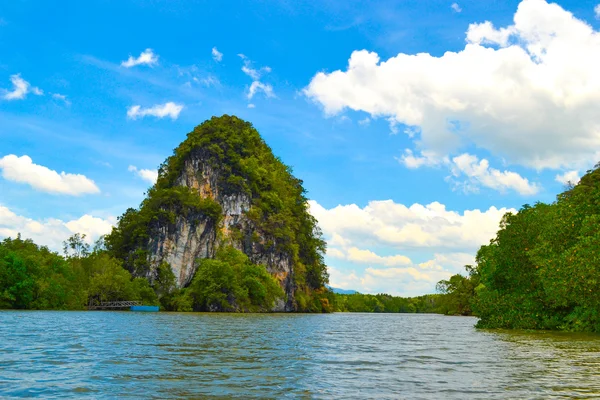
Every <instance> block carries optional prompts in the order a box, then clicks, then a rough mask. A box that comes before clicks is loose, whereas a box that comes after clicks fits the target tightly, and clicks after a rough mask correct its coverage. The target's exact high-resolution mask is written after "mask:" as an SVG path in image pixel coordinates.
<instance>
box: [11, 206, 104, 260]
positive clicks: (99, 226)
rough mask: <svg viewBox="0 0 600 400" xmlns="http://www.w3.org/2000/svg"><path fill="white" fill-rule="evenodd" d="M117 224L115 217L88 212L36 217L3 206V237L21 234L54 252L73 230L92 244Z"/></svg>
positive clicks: (59, 249)
mask: <svg viewBox="0 0 600 400" xmlns="http://www.w3.org/2000/svg"><path fill="white" fill-rule="evenodd" d="M115 223H116V218H114V217H109V218H107V219H103V218H98V217H94V216H92V215H89V214H85V215H83V216H82V217H80V218H78V219H74V220H70V221H62V220H60V219H55V218H49V219H44V220H34V219H31V218H27V217H24V216H21V215H17V214H16V213H15V212H13V211H11V210H10V209H9V208H7V207H5V206H2V205H0V238H7V237H12V238H15V237H17V234H19V233H20V234H21V236H22V237H23V238H24V239H32V240H33V241H34V242H36V243H38V244H41V245H44V246H48V248H50V249H51V250H54V251H61V250H62V242H63V241H64V240H66V239H67V238H68V237H69V236H71V235H72V234H74V233H84V234H85V235H86V241H87V242H88V243H89V244H92V243H93V242H94V241H96V240H97V239H98V238H99V237H100V236H102V235H105V234H108V233H110V231H111V229H112V227H113V225H114V224H115Z"/></svg>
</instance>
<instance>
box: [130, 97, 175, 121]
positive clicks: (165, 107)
mask: <svg viewBox="0 0 600 400" xmlns="http://www.w3.org/2000/svg"><path fill="white" fill-rule="evenodd" d="M181 110H183V104H176V103H173V102H172V101H170V102H168V103H165V104H157V105H155V106H152V107H149V108H142V107H141V106H139V105H136V106H131V107H129V109H128V110H127V117H129V118H131V119H138V118H143V117H146V116H148V115H151V116H153V117H157V118H165V117H170V118H171V119H177V118H178V117H179V113H180V112H181Z"/></svg>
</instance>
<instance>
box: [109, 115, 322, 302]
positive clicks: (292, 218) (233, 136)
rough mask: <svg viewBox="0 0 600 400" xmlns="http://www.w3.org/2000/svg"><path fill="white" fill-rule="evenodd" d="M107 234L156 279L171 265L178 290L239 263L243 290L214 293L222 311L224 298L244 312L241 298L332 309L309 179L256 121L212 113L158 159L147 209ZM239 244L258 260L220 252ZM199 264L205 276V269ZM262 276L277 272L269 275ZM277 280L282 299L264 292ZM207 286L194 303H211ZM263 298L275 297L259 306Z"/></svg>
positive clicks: (137, 268) (114, 247)
mask: <svg viewBox="0 0 600 400" xmlns="http://www.w3.org/2000/svg"><path fill="white" fill-rule="evenodd" d="M106 242H107V248H108V250H109V251H110V252H111V253H112V255H113V256H115V257H117V258H120V259H122V260H123V264H124V266H125V268H127V269H128V270H129V271H131V273H132V274H133V275H135V276H145V277H147V278H148V279H149V280H150V281H151V282H153V281H154V280H155V279H156V277H157V276H158V275H157V270H158V267H159V266H160V265H161V264H164V263H168V265H169V266H170V268H171V269H172V271H173V274H174V275H175V281H176V282H175V283H176V285H177V287H179V288H187V287H188V286H190V285H192V286H193V282H196V281H199V282H201V283H199V285H203V284H204V283H202V282H207V281H208V280H209V279H216V278H215V277H214V276H213V275H214V274H216V275H218V274H221V275H222V274H225V273H226V271H228V270H229V267H228V266H229V265H237V267H235V268H237V269H235V268H234V269H235V271H237V272H235V273H239V274H242V275H240V276H239V278H236V279H237V281H236V282H237V283H236V285H238V286H236V287H242V289H241V291H240V290H238V291H237V292H236V290H237V289H235V290H234V289H227V288H225V287H221V289H219V292H218V293H217V294H218V296H216V297H215V299H216V298H217V297H218V299H216V300H214V299H213V300H210V301H213V302H216V303H215V304H217V306H215V307H217V308H220V309H229V308H228V307H226V306H223V304H226V303H229V304H230V305H232V308H233V309H236V310H240V307H237V306H236V302H237V300H239V299H246V300H244V301H245V302H246V303H244V304H250V303H251V304H254V305H256V307H259V309H263V310H264V309H265V308H264V307H270V309H273V310H276V311H319V310H324V309H326V308H328V306H327V301H326V300H324V299H322V298H321V297H319V296H320V295H319V293H323V290H324V284H325V283H327V278H328V276H327V271H326V267H325V264H324V263H323V253H324V251H325V242H324V241H323V240H322V239H321V233H320V231H319V229H318V226H317V224H316V220H315V219H314V218H313V217H312V216H311V215H310V214H309V213H308V205H307V198H306V197H305V191H304V189H303V187H302V181H301V180H299V179H297V178H295V177H294V176H293V175H292V174H291V169H290V168H289V167H287V166H286V165H285V164H283V163H282V162H281V160H279V159H278V158H277V157H275V156H274V155H273V153H272V151H271V149H270V148H269V147H268V146H267V145H266V143H265V142H264V141H263V140H262V138H261V137H260V135H259V134H258V132H257V131H256V130H255V129H254V128H253V127H252V125H251V124H249V123H248V122H245V121H242V120H240V119H239V118H236V117H230V116H223V117H219V118H212V119H211V120H209V121H206V122H204V123H203V124H201V125H199V126H197V127H196V128H194V130H193V131H192V132H190V133H189V134H188V136H187V138H186V140H184V141H183V142H182V143H181V144H180V145H179V146H178V147H177V148H176V149H175V150H174V152H173V155H172V156H171V157H169V158H167V160H166V161H165V162H164V163H163V164H162V165H161V166H160V168H159V177H158V181H157V182H156V184H155V185H154V186H153V187H152V188H151V189H150V190H149V191H148V194H147V197H146V199H145V200H144V201H143V202H142V204H141V205H140V207H139V209H129V210H127V212H126V213H125V214H124V215H123V216H122V217H121V218H120V219H119V223H118V226H117V227H116V228H115V229H114V230H113V232H112V233H111V234H110V235H108V237H107V239H106ZM231 247H233V248H234V249H237V251H239V252H242V253H244V254H245V255H246V256H247V258H248V260H249V261H248V262H249V263H250V264H252V265H255V266H260V268H259V269H252V268H253V267H250V266H249V267H244V266H241V267H240V266H239V265H242V264H243V263H242V264H240V262H241V261H239V260H238V261H236V259H235V257H234V259H231V258H230V259H229V261H227V259H224V260H219V257H220V256H219V254H220V250H223V249H225V248H231ZM221 253H222V252H221ZM207 259H209V260H210V259H216V264H215V263H213V264H210V263H209V264H206V263H205V262H204V261H203V260H207ZM219 262H224V263H225V264H223V263H221V264H218V263H219ZM228 262H231V263H233V264H227V263H228ZM203 263H204V264H203ZM203 265H205V266H206V265H210V266H209V267H206V268H209V269H206V268H205V267H202V266H203ZM214 265H221V267H216V266H214ZM244 265H245V264H244ZM210 268H216V269H210ZM240 268H241V269H240ZM261 268H262V269H261ZM200 269H201V270H202V271H204V272H202V274H205V275H203V276H198V273H197V271H199V270H200ZM265 269H266V272H264V271H265ZM260 271H263V272H260ZM267 273H268V274H267ZM244 274H245V275H244ZM261 274H266V276H267V277H269V275H270V277H269V279H267V280H265V279H266V278H265V275H261ZM216 275H215V276H216ZM203 277H206V279H205V280H204V281H203ZM218 279H221V277H219V278H218ZM273 279H274V281H273ZM268 282H272V283H271V284H269V283H268ZM277 284H279V286H280V287H281V289H282V290H283V294H284V295H283V298H281V299H279V296H280V295H277V298H278V300H275V301H273V302H272V303H271V300H265V299H267V298H269V299H272V296H271V295H270V294H269V293H271V294H272V293H274V292H273V290H271V289H268V288H269V287H271V288H272V286H269V285H275V286H277ZM204 285H205V286H202V287H201V288H200V289H198V288H195V289H193V290H192V292H194V290H195V292H194V293H196V294H198V293H200V294H198V295H197V296H196V297H197V298H196V299H195V300H194V301H195V302H196V303H194V304H200V305H198V306H197V307H198V309H202V310H206V309H212V306H210V307H209V305H207V304H208V303H206V301H208V300H206V299H207V298H208V297H210V293H209V294H207V291H208V290H209V289H206V288H207V287H213V286H211V285H212V284H204ZM206 285H208V286H206ZM239 285H241V286H239ZM265 285H266V286H265ZM264 290H266V292H265V291H264ZM277 291H278V292H279V289H277ZM190 293H191V292H190ZM265 293H267V294H265ZM190 296H191V295H190ZM207 296H208V297H207ZM219 296H221V297H219ZM236 296H237V297H236ZM248 296H249V297H248ZM265 296H267V297H265ZM213 297H214V296H213ZM248 299H250V300H248ZM265 301H268V302H269V304H273V305H269V306H264V307H262V306H260V304H266V303H264V302H265ZM224 302H225V303H224ZM248 302H250V303H248ZM252 302H254V303H252ZM211 304H212V303H211ZM219 304H220V306H219ZM238 305H239V304H238ZM195 307H196V306H193V308H195ZM244 307H246V306H244ZM244 307H242V310H243V309H244ZM249 307H252V305H251V306H249ZM261 307H262V308H261ZM246 309H248V308H246ZM254 309H256V308H254Z"/></svg>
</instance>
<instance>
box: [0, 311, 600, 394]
mask: <svg viewBox="0 0 600 400" xmlns="http://www.w3.org/2000/svg"><path fill="white" fill-rule="evenodd" d="M475 322H476V319H475V318H469V317H444V316H440V315H414V314H348V313H337V314H329V315H305V314H304V315H302V314H294V315H291V314H271V315H267V314H252V315H244V314H196V313H181V314H179V313H133V312H102V311H98V312H53V311H28V312H19V311H2V312H0V398H13V397H38V398H59V397H68V398H92V399H104V398H157V399H165V398H206V397H212V396H214V397H218V398H231V397H240V398H286V397H289V398H340V399H342V398H343V399H349V398H389V399H453V398H455V399H470V398H476V399H482V398H498V399H505V398H513V399H529V398H531V399H549V398H586V399H587V398H594V397H596V398H600V336H598V335H584V334H565V333H543V332H542V333H528V332H509V331H502V332H497V331H495V332H491V331H478V330H476V329H475V328H474V327H473V326H474V324H475Z"/></svg>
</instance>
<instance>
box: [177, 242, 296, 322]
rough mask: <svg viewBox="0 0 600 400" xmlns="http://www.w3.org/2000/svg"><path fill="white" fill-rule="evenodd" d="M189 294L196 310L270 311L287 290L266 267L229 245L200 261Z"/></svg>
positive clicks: (187, 293) (187, 292) (188, 290)
mask: <svg viewBox="0 0 600 400" xmlns="http://www.w3.org/2000/svg"><path fill="white" fill-rule="evenodd" d="M186 295H187V296H189V297H190V298H191V299H192V308H193V309H194V310H196V311H269V310H271V309H272V308H273V306H274V305H275V301H276V300H278V299H282V298H283V296H284V293H283V290H282V289H281V287H280V286H279V284H278V283H277V281H276V280H275V278H273V276H271V274H269V273H268V272H267V270H266V269H265V267H264V266H262V265H256V264H252V263H251V262H250V260H249V259H248V257H247V256H246V255H245V254H244V253H242V252H241V251H239V250H236V249H234V248H233V247H231V246H226V247H222V248H221V249H219V252H218V253H217V256H216V259H214V260H213V259H203V260H200V262H199V266H198V270H197V272H196V275H195V277H194V279H193V281H192V283H191V285H190V286H189V288H187V290H186Z"/></svg>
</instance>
